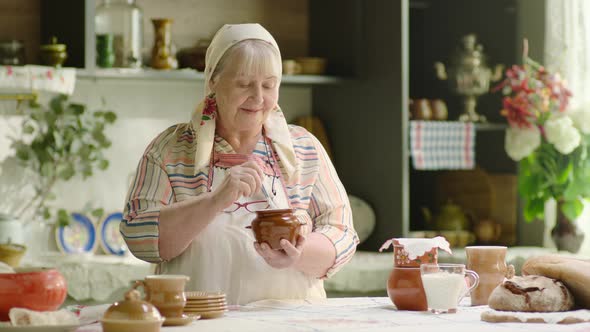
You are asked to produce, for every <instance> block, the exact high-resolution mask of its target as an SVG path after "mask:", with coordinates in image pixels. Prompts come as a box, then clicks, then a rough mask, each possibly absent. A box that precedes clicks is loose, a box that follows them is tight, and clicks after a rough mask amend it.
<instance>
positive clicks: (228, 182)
mask: <svg viewBox="0 0 590 332" xmlns="http://www.w3.org/2000/svg"><path fill="white" fill-rule="evenodd" d="M262 178H263V173H262V169H260V166H258V164H256V163H255V162H254V161H247V162H245V163H243V164H241V165H238V166H234V167H232V168H230V169H229V171H228V172H227V176H226V177H225V179H224V180H223V182H222V183H221V185H220V186H219V188H217V189H216V190H215V191H214V192H213V195H214V200H215V203H216V206H218V207H219V209H220V210H223V209H225V208H227V207H228V206H230V205H231V204H232V203H233V202H235V201H237V200H238V199H239V198H240V197H241V196H244V197H250V196H252V195H253V194H254V193H256V192H258V191H259V190H260V188H262Z"/></svg>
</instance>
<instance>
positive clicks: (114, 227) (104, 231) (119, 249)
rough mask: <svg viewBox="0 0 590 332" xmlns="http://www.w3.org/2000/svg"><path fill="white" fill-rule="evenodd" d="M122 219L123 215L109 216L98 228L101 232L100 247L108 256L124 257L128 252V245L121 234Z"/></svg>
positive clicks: (114, 214)
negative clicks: (120, 224)
mask: <svg viewBox="0 0 590 332" xmlns="http://www.w3.org/2000/svg"><path fill="white" fill-rule="evenodd" d="M121 219H123V214H122V213H121V212H115V213H111V214H109V215H108V216H107V217H106V219H104V220H103V221H102V222H101V223H100V226H99V228H98V229H99V230H100V247H101V248H102V250H104V252H105V253H107V254H111V255H117V256H123V255H125V253H126V252H127V245H126V244H125V240H123V236H122V235H121V233H120V232H119V223H121Z"/></svg>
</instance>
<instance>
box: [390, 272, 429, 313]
mask: <svg viewBox="0 0 590 332" xmlns="http://www.w3.org/2000/svg"><path fill="white" fill-rule="evenodd" d="M387 295H389V298H390V299H391V301H392V302H393V304H395V306H396V308H397V309H398V310H413V311H426V310H428V303H427V302H426V294H425V293H424V288H423V286H422V277H421V276H420V267H394V268H393V270H391V274H390V275H389V279H388V280H387Z"/></svg>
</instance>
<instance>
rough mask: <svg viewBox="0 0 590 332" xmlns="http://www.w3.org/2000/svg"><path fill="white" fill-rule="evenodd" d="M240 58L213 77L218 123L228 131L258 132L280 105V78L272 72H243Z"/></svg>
mask: <svg viewBox="0 0 590 332" xmlns="http://www.w3.org/2000/svg"><path fill="white" fill-rule="evenodd" d="M239 67H240V61H228V64H227V67H225V68H224V69H223V70H222V71H221V73H220V74H219V75H218V76H217V77H216V78H214V79H213V81H212V83H211V90H212V91H213V92H214V93H215V98H216V100H217V112H218V122H217V124H218V125H220V126H221V128H223V129H224V130H225V131H231V132H234V133H235V132H256V133H257V132H258V131H260V130H261V129H262V124H263V123H264V121H265V120H266V118H267V117H268V115H269V114H270V111H271V110H272V109H274V108H275V106H277V102H278V99H279V83H280V82H279V78H278V77H277V76H276V75H275V74H274V73H272V72H271V71H268V72H267V71H259V72H254V73H249V74H244V73H243V70H242V68H239Z"/></svg>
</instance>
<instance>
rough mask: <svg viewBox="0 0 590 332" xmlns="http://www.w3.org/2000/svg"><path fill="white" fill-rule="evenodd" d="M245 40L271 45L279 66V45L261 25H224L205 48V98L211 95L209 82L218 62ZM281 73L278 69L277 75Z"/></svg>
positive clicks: (280, 69)
mask: <svg viewBox="0 0 590 332" xmlns="http://www.w3.org/2000/svg"><path fill="white" fill-rule="evenodd" d="M246 39H260V40H264V41H266V42H268V43H269V44H271V45H272V46H273V47H274V48H275V49H276V50H277V54H278V56H279V59H278V60H279V61H277V63H279V64H281V51H280V50H279V45H277V42H276V41H275V39H274V38H273V37H272V35H271V34H270V32H268V31H267V30H266V29H265V28H263V27H262V25H260V24H258V23H246V24H226V25H224V26H222V27H221V29H219V30H218V31H217V32H216V33H215V36H213V40H212V41H211V44H210V45H209V47H208V48H207V54H206V55H205V64H206V67H205V96H207V95H209V94H210V93H211V90H209V82H210V81H211V76H212V75H213V73H214V72H215V68H216V67H217V64H218V63H219V60H221V58H222V57H223V55H224V54H225V52H227V50H228V49H229V48H230V47H232V46H234V45H235V44H237V43H239V42H241V41H243V40H246ZM281 72H282V68H279V75H280V73H281ZM279 78H280V77H279Z"/></svg>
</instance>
